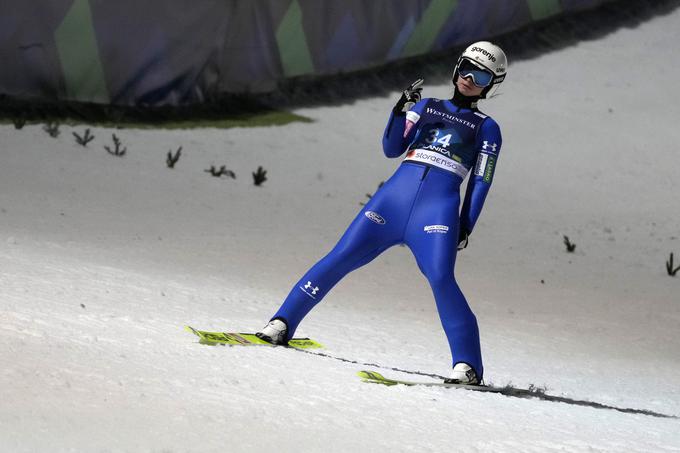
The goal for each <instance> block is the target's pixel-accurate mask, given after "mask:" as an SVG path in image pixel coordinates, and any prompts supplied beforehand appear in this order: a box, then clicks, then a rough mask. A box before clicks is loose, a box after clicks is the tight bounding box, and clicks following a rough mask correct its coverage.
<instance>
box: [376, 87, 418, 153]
mask: <svg viewBox="0 0 680 453" xmlns="http://www.w3.org/2000/svg"><path fill="white" fill-rule="evenodd" d="M425 104H427V99H422V100H420V101H419V102H417V103H416V104H415V105H414V106H413V107H412V108H411V110H409V111H408V112H406V113H403V112H398V113H394V111H393V112H391V113H390V119H389V120H387V126H385V132H384V133H383V138H382V145H383V152H384V153H385V156H387V157H390V158H394V157H399V156H401V155H402V154H404V151H406V148H408V145H410V144H411V142H412V141H413V139H414V138H415V136H416V130H417V127H416V123H417V122H418V120H419V119H420V114H421V112H422V111H423V108H424V107H425Z"/></svg>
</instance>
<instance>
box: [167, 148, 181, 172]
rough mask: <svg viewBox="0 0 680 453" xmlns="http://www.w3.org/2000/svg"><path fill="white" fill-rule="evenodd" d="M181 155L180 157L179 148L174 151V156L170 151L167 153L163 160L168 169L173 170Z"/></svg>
mask: <svg viewBox="0 0 680 453" xmlns="http://www.w3.org/2000/svg"><path fill="white" fill-rule="evenodd" d="M181 155H182V147H181V146H180V147H179V148H177V151H175V154H174V155H173V154H172V151H168V158H167V159H165V163H166V164H167V166H168V168H175V164H176V163H177V161H178V160H179V158H180V156H181Z"/></svg>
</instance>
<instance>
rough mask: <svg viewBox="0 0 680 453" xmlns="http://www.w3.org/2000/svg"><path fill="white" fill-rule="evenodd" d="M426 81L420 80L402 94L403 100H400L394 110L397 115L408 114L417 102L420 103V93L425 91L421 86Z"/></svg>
mask: <svg viewBox="0 0 680 453" xmlns="http://www.w3.org/2000/svg"><path fill="white" fill-rule="evenodd" d="M424 81H425V80H424V79H418V80H416V81H415V82H413V83H412V84H411V85H409V87H408V88H406V89H405V90H404V91H402V92H401V98H399V101H398V102H397V104H396V105H395V106H394V109H393V111H394V113H395V114H397V115H398V114H401V113H404V112H408V111H409V110H410V109H411V107H413V106H414V105H415V103H416V102H418V101H420V98H421V95H420V93H421V92H422V91H423V87H421V85H422V84H423V82H424Z"/></svg>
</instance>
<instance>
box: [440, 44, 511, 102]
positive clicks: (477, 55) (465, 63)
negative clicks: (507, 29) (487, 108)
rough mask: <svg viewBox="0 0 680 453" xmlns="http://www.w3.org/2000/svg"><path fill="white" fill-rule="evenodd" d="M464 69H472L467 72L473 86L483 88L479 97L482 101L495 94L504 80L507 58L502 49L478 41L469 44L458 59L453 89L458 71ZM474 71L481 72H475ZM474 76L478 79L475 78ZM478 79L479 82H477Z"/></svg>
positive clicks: (453, 78)
mask: <svg viewBox="0 0 680 453" xmlns="http://www.w3.org/2000/svg"><path fill="white" fill-rule="evenodd" d="M470 63H471V64H470ZM461 65H462V66H461ZM465 67H469V68H471V69H473V70H471V71H469V74H470V75H471V76H472V78H473V80H474V82H475V85H477V86H480V87H482V86H483V87H485V88H484V91H482V94H480V96H479V97H480V98H481V99H484V98H486V97H489V96H491V95H492V94H493V93H495V92H496V90H497V89H498V85H500V84H501V82H503V80H504V79H505V74H506V72H507V70H508V58H507V57H506V56H505V52H503V49H501V48H500V47H498V46H497V45H495V44H492V43H490V42H489V41H478V42H476V43H474V44H471V45H470V46H469V47H468V48H467V49H465V51H464V52H463V53H462V54H461V56H460V58H458V62H457V63H456V67H455V68H454V70H453V76H452V81H453V85H454V87H455V85H456V80H458V77H459V70H461V68H465ZM474 69H478V70H481V71H479V72H477V71H474ZM475 75H477V76H478V77H475ZM480 76H481V77H480ZM478 78H480V79H481V80H477V79H478Z"/></svg>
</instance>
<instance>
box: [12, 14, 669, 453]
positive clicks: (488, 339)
mask: <svg viewBox="0 0 680 453" xmlns="http://www.w3.org/2000/svg"><path fill="white" fill-rule="evenodd" d="M679 40H680V10H675V11H674V12H672V13H669V14H667V15H665V16H659V17H656V18H654V19H652V20H650V21H648V22H646V23H644V24H642V25H640V26H638V27H635V28H624V29H620V30H618V31H616V32H614V33H611V34H609V35H607V36H605V37H602V38H600V39H597V40H593V41H587V42H581V43H578V44H576V45H574V46H571V47H568V48H565V49H562V50H559V51H554V52H551V53H547V54H544V55H542V56H540V57H537V58H535V59H531V60H525V61H520V62H516V63H514V64H513V62H512V60H511V66H510V73H509V76H508V79H507V81H506V82H505V83H504V84H503V86H502V93H503V95H502V96H498V97H496V98H494V99H492V100H488V101H485V102H484V103H482V104H481V105H480V106H481V108H482V110H483V111H485V112H486V113H488V114H490V115H492V116H493V117H494V118H495V119H496V120H497V121H498V122H499V123H500V125H501V127H502V130H503V135H504V144H503V150H502V152H501V158H500V161H499V165H498V168H497V172H496V178H495V181H494V186H493V187H492V189H491V192H490V195H489V198H488V199H487V203H486V206H485V209H484V212H483V214H482V217H481V219H480V221H479V223H478V225H477V227H476V229H475V231H474V233H473V235H472V237H471V242H470V246H469V247H468V248H467V249H466V250H465V251H463V252H462V253H461V254H460V255H459V259H458V263H457V277H458V280H459V283H460V285H461V288H462V289H463V291H464V292H465V294H466V296H467V298H468V300H469V302H470V304H471V306H472V307H473V309H474V311H475V313H476V314H477V317H478V320H479V323H480V330H481V336H482V348H483V354H484V358H485V368H486V379H487V381H491V382H492V383H494V384H496V385H505V384H507V383H512V384H513V385H515V386H521V387H526V386H529V385H531V384H534V385H537V386H544V385H545V386H547V388H548V392H549V393H551V394H554V395H562V396H567V397H571V398H578V399H587V400H592V401H597V402H600V403H603V404H607V405H612V406H619V407H632V408H639V409H648V410H652V411H656V412H660V413H665V414H674V415H680V377H679V376H680V353H679V352H678V351H680V334H679V332H680V275H679V276H677V277H675V278H672V277H670V276H669V275H667V273H666V269H665V264H664V263H665V261H666V260H667V259H668V258H669V254H670V252H675V255H676V256H677V257H679V258H680V239H679V238H678V237H679V236H680V221H679V215H680V196H679V195H678V194H679V193H680V177H679V175H678V168H680V166H679V165H678V162H679V160H678V143H680V128H679V127H678V124H677V123H678V119H680V104H679V103H678V102H677V99H676V98H677V94H676V86H677V74H678V69H679V68H680V65H679V64H678V61H680V50H679V48H678V47H677V46H673V45H669V44H668V43H673V42H678V41H679ZM510 58H511V59H512V55H510ZM424 94H425V96H428V97H448V96H449V95H450V86H449V85H446V84H441V85H432V84H430V85H428V84H427V81H426V85H425V91H424ZM397 96H398V94H397V93H392V95H390V96H389V97H377V98H370V99H362V100H360V101H357V102H354V103H352V104H351V105H343V106H339V107H338V106H335V107H324V108H306V109H300V110H298V111H296V113H299V114H301V115H305V116H308V117H310V118H312V119H314V122H313V123H310V124H302V123H300V124H292V125H288V126H284V127H270V128H251V129H229V130H216V129H208V130H179V131H178V130H175V131H168V130H128V129H123V130H112V129H103V128H91V129H92V132H93V133H94V135H95V136H96V138H95V140H94V141H93V142H91V143H90V144H89V145H88V146H87V148H84V147H81V146H79V145H77V144H76V143H75V142H74V140H73V136H72V132H78V133H82V132H83V131H84V129H85V127H86V126H82V127H75V128H71V127H62V128H61V135H60V136H59V137H58V138H56V139H54V138H51V137H50V136H48V135H47V134H46V133H45V132H44V131H43V130H42V129H41V128H40V127H39V126H30V127H29V126H27V127H25V128H24V129H22V130H15V129H14V128H13V127H10V126H0V344H1V345H2V346H0V363H2V367H0V451H2V452H187V451H197V452H198V451H200V452H211V451H215V452H217V451H229V452H255V451H282V452H289V451H305V452H306V451H311V452H316V451H319V452H321V451H323V452H347V451H395V452H396V451H404V452H406V451H409V452H411V451H418V452H427V451H432V452H439V451H464V452H468V451H474V452H476V451H481V452H498V451H502V452H506V451H509V452H512V451H518V452H519V451H521V452H546V451H547V452H551V451H560V452H572V451H573V452H581V451H597V452H599V451H620V452H623V451H625V452H650V451H655V452H661V451H675V452H677V451H680V421H679V420H677V419H663V418H655V417H650V416H645V415H635V414H626V413H621V412H616V411H612V410H603V409H595V408H591V407H579V406H572V405H567V404H564V403H553V402H545V401H538V400H523V399H516V398H508V397H505V396H501V395H494V394H485V393H477V392H470V391H465V390H452V389H442V388H427V387H401V386H400V387H384V386H378V385H371V384H365V383H362V382H361V381H360V380H359V379H358V378H357V377H356V375H355V374H356V371H358V370H360V369H364V368H367V367H366V366H362V365H355V364H350V363H344V362H340V361H336V360H331V359H326V358H323V357H318V356H312V355H308V354H302V353H300V352H298V351H294V350H290V349H284V348H268V347H250V348H247V347H210V346H205V345H201V344H198V343H197V341H196V340H197V339H196V338H195V337H194V336H192V335H191V334H189V333H187V332H185V331H184V330H183V326H184V325H186V324H190V325H192V326H195V327H198V328H202V329H206V330H218V331H254V330H256V329H258V328H260V327H262V326H263V325H264V323H265V322H266V321H267V320H268V319H269V317H270V316H271V315H272V314H273V312H274V311H275V310H276V308H277V307H278V306H279V304H280V303H281V302H282V301H283V299H284V298H285V296H286V295H287V294H288V291H289V290H290V289H291V287H292V285H293V284H294V283H295V282H296V281H297V280H298V278H300V276H301V275H302V274H303V273H304V272H305V271H306V270H307V269H308V268H309V267H310V266H311V265H313V264H314V263H315V262H316V261H317V260H318V259H319V258H321V257H322V256H323V255H324V254H325V253H327V252H328V251H329V250H330V249H331V248H332V247H333V245H334V244H335V242H336V241H337V240H338V238H339V237H340V235H341V234H342V232H343V231H344V230H345V228H346V227H347V226H348V225H349V223H350V222H351V220H352V219H353V217H354V216H355V215H356V213H357V212H358V211H359V210H360V209H361V206H360V203H361V202H364V201H366V194H367V193H373V192H374V191H375V190H376V188H377V186H378V184H379V183H380V182H381V181H383V180H385V179H387V178H388V177H389V176H390V175H391V174H392V172H393V171H394V170H395V169H396V167H397V166H398V165H399V162H400V161H399V160H388V159H386V158H385V157H384V156H383V154H382V151H381V147H380V137H381V134H382V130H383V127H384V124H385V121H386V118H387V115H388V113H389V109H390V108H391V107H392V105H393V103H394V102H395V100H396V99H397ZM114 133H115V134H116V135H117V136H118V137H120V138H121V140H122V141H123V144H124V146H127V148H128V151H127V155H126V156H125V157H123V158H117V157H113V156H111V155H109V154H108V153H107V152H106V151H104V149H103V147H104V145H106V144H110V143H111V142H112V139H111V135H112V134H114ZM178 146H183V155H182V157H181V158H180V160H179V162H178V164H177V166H176V168H175V169H174V170H170V169H168V168H167V167H166V165H165V156H166V154H167V152H168V151H169V150H175V149H176V148H177V147H178ZM210 165H216V166H217V167H219V166H221V165H226V166H227V168H228V169H230V170H233V171H234V172H235V173H236V175H237V177H236V179H230V178H213V177H211V176H210V175H209V174H208V173H206V172H204V170H205V169H206V168H209V167H210ZM260 165H261V166H263V167H264V168H265V169H266V170H267V177H268V180H267V181H266V182H265V183H264V184H263V185H262V186H261V187H256V186H254V185H253V183H252V176H251V173H252V172H253V171H255V170H256V169H257V167H258V166H260ZM564 235H566V236H568V237H569V239H570V240H571V242H573V243H574V244H576V249H575V251H574V253H567V252H566V251H565V246H564V245H563V236H564ZM678 261H680V259H676V266H677V265H678V264H679V263H678ZM298 336H310V337H312V338H314V339H316V340H318V341H320V342H321V343H323V344H324V345H325V352H326V353H328V354H332V355H335V356H338V357H343V358H347V359H351V360H356V361H360V362H371V363H375V364H378V365H382V366H385V367H399V368H403V369H409V370H421V371H426V372H430V373H437V374H446V373H447V372H448V368H449V366H450V363H449V361H450V357H449V351H448V346H447V343H446V340H445V338H444V334H443V331H442V329H441V327H440V325H439V320H438V317H437V313H436V309H435V304H434V300H433V297H432V293H431V291H430V288H429V286H428V284H427V281H426V280H425V278H424V277H423V276H422V275H421V274H420V272H419V270H418V268H417V265H416V263H415V260H414V258H413V257H412V256H411V254H410V252H409V250H408V248H405V247H394V248H392V249H390V250H388V251H387V252H385V253H384V254H383V255H381V256H380V257H379V258H378V259H376V260H375V261H374V262H372V263H370V264H369V265H367V266H365V267H363V268H361V269H359V270H357V271H355V272H354V273H352V274H350V275H348V276H347V277H346V278H345V279H344V280H342V281H341V282H340V283H339V284H338V285H337V286H336V287H335V289H334V290H333V291H332V292H331V293H330V294H329V295H328V296H327V298H326V299H325V300H324V301H323V303H322V304H320V305H319V306H318V307H317V308H316V309H315V310H314V311H313V312H312V313H311V314H310V316H309V317H308V318H307V319H306V320H305V321H304V322H303V324H302V325H301V327H300V329H299V330H298ZM369 369H374V370H376V371H380V372H382V373H384V374H385V375H386V376H391V377H400V378H410V379H425V380H426V379H428V378H423V377H420V378H418V377H414V376H410V375H407V374H403V373H398V372H394V371H387V370H384V369H379V368H375V367H374V368H370V367H369Z"/></svg>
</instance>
